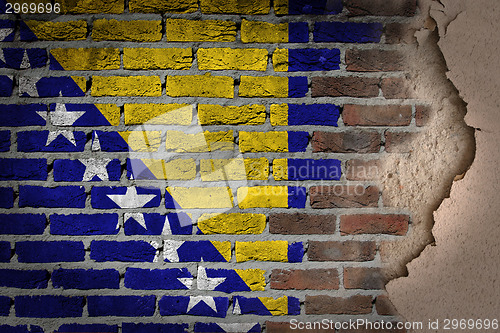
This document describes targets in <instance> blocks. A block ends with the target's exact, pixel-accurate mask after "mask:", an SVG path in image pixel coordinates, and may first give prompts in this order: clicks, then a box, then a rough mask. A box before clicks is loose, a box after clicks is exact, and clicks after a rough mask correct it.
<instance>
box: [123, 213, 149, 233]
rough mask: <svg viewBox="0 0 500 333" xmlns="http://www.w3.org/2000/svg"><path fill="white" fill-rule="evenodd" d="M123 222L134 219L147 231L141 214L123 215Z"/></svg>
mask: <svg viewBox="0 0 500 333" xmlns="http://www.w3.org/2000/svg"><path fill="white" fill-rule="evenodd" d="M124 218H125V221H128V220H129V219H134V220H135V221H136V222H137V223H139V225H140V226H141V227H143V228H144V229H146V230H148V228H147V227H146V220H145V219H144V214H143V213H125V215H124Z"/></svg>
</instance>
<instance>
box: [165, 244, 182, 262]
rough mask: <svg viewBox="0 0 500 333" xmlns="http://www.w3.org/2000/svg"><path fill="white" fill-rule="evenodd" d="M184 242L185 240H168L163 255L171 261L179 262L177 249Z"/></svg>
mask: <svg viewBox="0 0 500 333" xmlns="http://www.w3.org/2000/svg"><path fill="white" fill-rule="evenodd" d="M182 244H184V241H176V240H171V239H169V240H166V241H165V245H164V246H163V257H164V258H165V259H167V260H168V261H170V262H179V253H177V250H178V249H179V247H181V245H182Z"/></svg>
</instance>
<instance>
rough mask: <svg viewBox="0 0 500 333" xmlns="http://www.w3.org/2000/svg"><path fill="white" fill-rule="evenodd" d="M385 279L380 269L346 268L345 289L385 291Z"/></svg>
mask: <svg viewBox="0 0 500 333" xmlns="http://www.w3.org/2000/svg"><path fill="white" fill-rule="evenodd" d="M384 285H385V281H384V277H383V276H382V273H381V272H380V269H379V268H366V267H346V268H344V287H345V288H346V289H383V288H384Z"/></svg>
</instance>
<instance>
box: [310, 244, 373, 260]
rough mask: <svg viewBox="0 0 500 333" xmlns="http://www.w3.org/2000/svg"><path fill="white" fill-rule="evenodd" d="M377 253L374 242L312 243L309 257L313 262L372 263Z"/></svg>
mask: <svg viewBox="0 0 500 333" xmlns="http://www.w3.org/2000/svg"><path fill="white" fill-rule="evenodd" d="M376 251H377V247H376V245H375V243H374V242H358V241H343V242H334V241H327V242H320V241H310V242H309V251H308V253H307V255H308V257H309V260H312V261H370V260H373V259H374V258H375V253H376Z"/></svg>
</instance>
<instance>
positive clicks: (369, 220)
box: [340, 214, 409, 236]
mask: <svg viewBox="0 0 500 333" xmlns="http://www.w3.org/2000/svg"><path fill="white" fill-rule="evenodd" d="M408 224H409V217H408V216H407V215H390V214H387V215H382V214H359V215H343V216H341V217H340V232H341V234H343V235H357V234H390V235H398V236H402V235H405V234H406V232H407V231H408Z"/></svg>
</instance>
